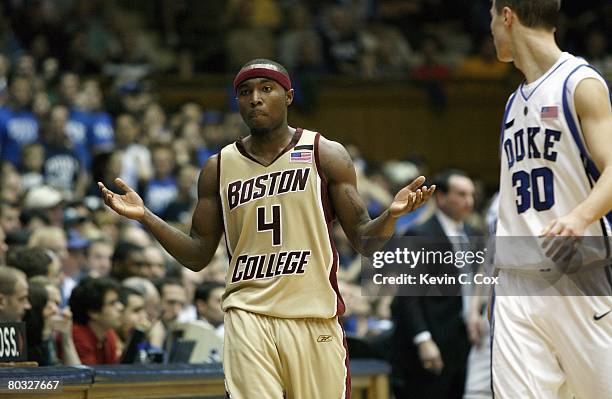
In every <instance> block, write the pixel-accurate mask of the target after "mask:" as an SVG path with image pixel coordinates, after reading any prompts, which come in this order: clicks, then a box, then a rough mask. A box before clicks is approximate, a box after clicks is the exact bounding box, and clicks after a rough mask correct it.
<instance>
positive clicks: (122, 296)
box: [119, 285, 144, 306]
mask: <svg viewBox="0 0 612 399" xmlns="http://www.w3.org/2000/svg"><path fill="white" fill-rule="evenodd" d="M130 295H137V296H139V297H141V298H143V299H144V295H143V293H142V292H140V291H138V290H136V289H134V288H132V287H126V286H125V285H122V286H121V288H120V289H119V302H121V303H122V304H123V306H127V304H128V298H129V297H130Z"/></svg>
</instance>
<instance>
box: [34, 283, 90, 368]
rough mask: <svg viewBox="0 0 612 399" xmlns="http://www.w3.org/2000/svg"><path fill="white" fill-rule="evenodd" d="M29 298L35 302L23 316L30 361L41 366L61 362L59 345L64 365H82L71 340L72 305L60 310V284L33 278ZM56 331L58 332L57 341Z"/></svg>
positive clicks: (54, 364)
mask: <svg viewBox="0 0 612 399" xmlns="http://www.w3.org/2000/svg"><path fill="white" fill-rule="evenodd" d="M28 297H29V300H30V304H31V305H32V308H31V309H29V310H27V311H26V313H25V317H24V321H25V323H26V335H27V342H28V360H31V361H35V362H37V363H38V365H39V366H57V365H60V364H61V362H60V360H59V358H58V356H57V353H58V350H57V348H58V347H59V349H60V351H61V353H62V354H63V357H64V364H65V365H68V366H74V365H78V364H81V360H80V359H79V356H78V354H77V352H76V348H75V346H74V341H73V339H72V313H71V312H70V309H69V308H64V310H63V311H60V308H59V305H60V292H59V289H58V288H57V286H56V285H54V284H53V283H52V282H51V280H49V279H47V278H45V277H43V276H36V277H34V278H32V279H30V291H29V295H28ZM54 334H57V341H56V340H55V339H54ZM58 344H59V345H58ZM56 345H57V346H56Z"/></svg>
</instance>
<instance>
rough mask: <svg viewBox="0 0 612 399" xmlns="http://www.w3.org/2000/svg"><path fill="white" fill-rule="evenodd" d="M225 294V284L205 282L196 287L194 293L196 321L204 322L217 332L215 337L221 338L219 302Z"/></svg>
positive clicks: (222, 314) (220, 309)
mask: <svg viewBox="0 0 612 399" xmlns="http://www.w3.org/2000/svg"><path fill="white" fill-rule="evenodd" d="M224 292H225V284H222V283H219V282H214V281H206V282H204V283H202V284H200V285H199V286H198V288H196V291H195V298H194V302H195V307H196V311H197V315H198V320H203V321H206V322H207V323H208V324H210V325H211V326H212V327H213V328H215V330H216V331H217V335H219V337H221V338H223V332H224V328H223V316H224V313H223V309H222V308H221V300H222V298H223V293H224Z"/></svg>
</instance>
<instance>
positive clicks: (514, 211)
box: [491, 0, 612, 399]
mask: <svg viewBox="0 0 612 399" xmlns="http://www.w3.org/2000/svg"><path fill="white" fill-rule="evenodd" d="M559 9H560V0H493V4H492V6H491V18H492V20H491V32H492V34H493V38H494V42H495V47H496V50H497V56H498V59H499V60H500V61H503V62H513V63H514V65H515V66H516V67H517V68H518V69H519V70H520V71H521V72H522V73H523V74H524V76H525V82H524V83H523V84H521V85H520V86H519V88H518V90H517V91H516V92H515V93H513V94H512V95H511V96H510V98H509V100H508V102H507V105H506V108H505V113H504V119H503V123H502V128H501V130H502V134H501V144H500V146H501V148H500V151H501V175H500V203H499V221H498V224H497V236H498V237H497V244H496V263H495V266H496V268H497V269H498V271H499V276H500V284H499V285H498V286H496V287H495V290H494V294H493V296H492V300H491V327H492V328H491V330H492V335H491V345H492V379H493V381H492V388H493V392H494V395H495V397H498V398H511V399H514V398H537V399H546V398H558V397H568V398H571V397H574V398H577V399H582V398H584V399H591V398H612V378H610V370H612V314H611V311H612V296H611V295H612V275H611V273H610V264H611V263H612V260H611V258H610V248H609V244H610V241H609V236H610V233H611V229H610V227H611V225H610V223H611V222H612V213H611V210H612V113H611V108H610V96H609V89H608V86H607V84H606V82H605V80H604V79H602V78H601V76H600V75H599V74H598V73H597V72H596V71H595V70H594V69H593V68H592V67H590V66H589V64H588V63H587V62H586V61H585V60H583V59H581V58H577V57H574V56H573V55H571V54H568V53H564V52H562V51H561V50H560V49H559V47H558V46H557V44H556V42H555V38H554V32H555V24H556V20H557V18H558V13H559ZM520 237H532V238H533V241H534V242H539V244H538V249H539V251H540V253H541V254H542V256H538V253H537V252H538V251H535V250H534V248H533V246H530V245H529V243H528V242H527V241H528V240H527V238H520ZM563 237H567V238H563ZM579 240H582V241H583V242H584V243H585V245H587V246H588V245H592V244H593V241H592V240H596V241H597V242H599V243H601V251H600V252H599V253H596V254H595V255H596V256H599V261H600V262H599V263H598V265H599V267H587V266H588V265H587V263H588V262H586V259H585V258H582V264H581V265H582V268H579V269H577V270H573V273H566V272H567V269H563V268H562V267H555V265H557V266H558V265H559V263H562V262H561V261H560V260H563V259H564V260H567V259H568V258H571V256H570V254H572V253H573V252H572V249H571V248H572V245H573V244H574V243H575V242H578V241H579ZM589 240H591V241H589ZM559 242H561V245H559ZM513 243H514V244H515V245H513ZM567 243H569V245H566V244H567ZM522 246H524V247H525V248H522ZM594 251H595V252H597V248H595V249H594ZM593 263H596V262H593ZM579 266H580V265H579Z"/></svg>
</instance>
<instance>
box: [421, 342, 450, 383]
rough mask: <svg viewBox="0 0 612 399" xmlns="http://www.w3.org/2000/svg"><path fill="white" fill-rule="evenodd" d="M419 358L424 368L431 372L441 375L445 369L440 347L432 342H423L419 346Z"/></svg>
mask: <svg viewBox="0 0 612 399" xmlns="http://www.w3.org/2000/svg"><path fill="white" fill-rule="evenodd" d="M418 350H419V357H420V358H421V363H422V365H423V368H424V369H425V370H427V371H429V372H432V373H434V374H437V375H440V373H442V369H443V368H444V362H442V355H441V354H440V349H439V348H438V345H436V343H435V342H434V341H433V340H432V339H428V340H427V341H424V342H421V343H420V344H419V345H418Z"/></svg>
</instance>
